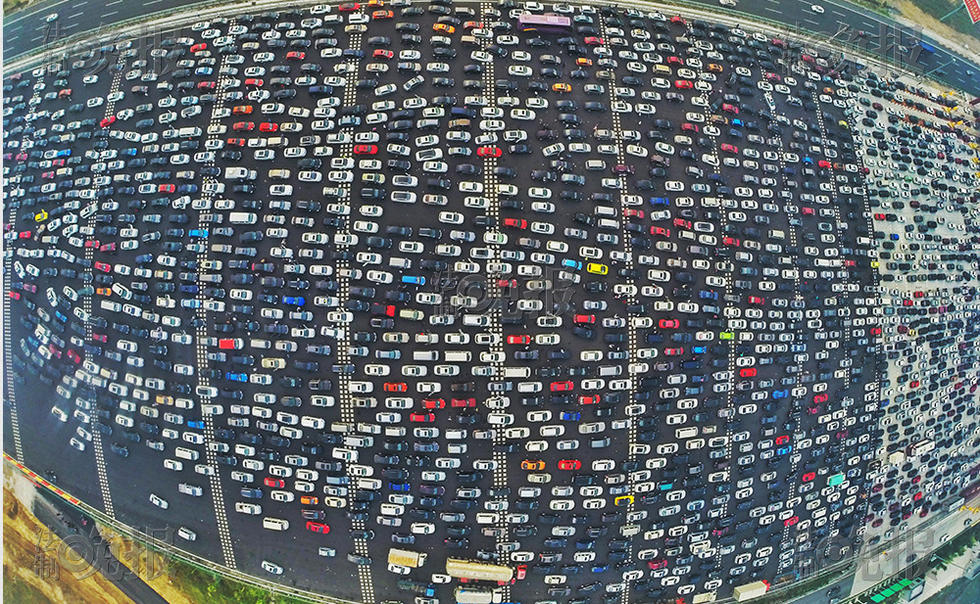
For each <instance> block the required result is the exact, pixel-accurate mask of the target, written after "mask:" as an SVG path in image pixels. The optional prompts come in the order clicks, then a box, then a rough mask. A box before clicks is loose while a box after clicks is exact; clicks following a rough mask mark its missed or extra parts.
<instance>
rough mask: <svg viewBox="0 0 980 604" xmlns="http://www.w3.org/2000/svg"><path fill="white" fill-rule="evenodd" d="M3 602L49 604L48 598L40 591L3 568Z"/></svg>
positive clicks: (5, 567)
mask: <svg viewBox="0 0 980 604" xmlns="http://www.w3.org/2000/svg"><path fill="white" fill-rule="evenodd" d="M3 600H4V602H17V604H47V602H49V600H48V597H47V596H46V595H44V593H42V592H41V591H40V590H39V589H37V588H36V587H34V586H33V585H31V584H30V583H28V582H27V581H24V580H23V579H21V578H20V577H18V576H15V575H12V574H8V573H7V566H6V565H4V567H3Z"/></svg>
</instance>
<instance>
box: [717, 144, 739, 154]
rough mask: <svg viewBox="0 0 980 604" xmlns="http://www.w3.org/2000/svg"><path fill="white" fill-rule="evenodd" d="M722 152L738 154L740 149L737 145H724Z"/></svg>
mask: <svg viewBox="0 0 980 604" xmlns="http://www.w3.org/2000/svg"><path fill="white" fill-rule="evenodd" d="M721 150H722V151H724V152H725V153H738V147H736V146H735V145H730V144H728V143H722V145H721Z"/></svg>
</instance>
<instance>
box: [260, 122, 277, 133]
mask: <svg viewBox="0 0 980 604" xmlns="http://www.w3.org/2000/svg"><path fill="white" fill-rule="evenodd" d="M277 130H279V125H278V124H273V123H272V122H262V123H261V124H259V132H276V131H277Z"/></svg>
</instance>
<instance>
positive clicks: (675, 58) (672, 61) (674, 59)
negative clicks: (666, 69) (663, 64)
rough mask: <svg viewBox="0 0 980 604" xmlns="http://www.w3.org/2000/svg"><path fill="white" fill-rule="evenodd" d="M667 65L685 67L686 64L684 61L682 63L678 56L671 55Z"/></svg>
mask: <svg viewBox="0 0 980 604" xmlns="http://www.w3.org/2000/svg"><path fill="white" fill-rule="evenodd" d="M667 64H668V65H683V64H684V61H682V60H681V58H680V57H678V56H674V55H671V56H669V57H667Z"/></svg>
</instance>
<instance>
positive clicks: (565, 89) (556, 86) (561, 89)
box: [551, 83, 572, 92]
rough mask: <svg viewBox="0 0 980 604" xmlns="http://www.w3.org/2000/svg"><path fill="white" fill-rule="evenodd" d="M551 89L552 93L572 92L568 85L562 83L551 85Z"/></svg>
mask: <svg viewBox="0 0 980 604" xmlns="http://www.w3.org/2000/svg"><path fill="white" fill-rule="evenodd" d="M551 89H552V90H553V91H555V92H571V91H572V87H571V86H569V85H568V84H564V83H559V84H552V85H551Z"/></svg>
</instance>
